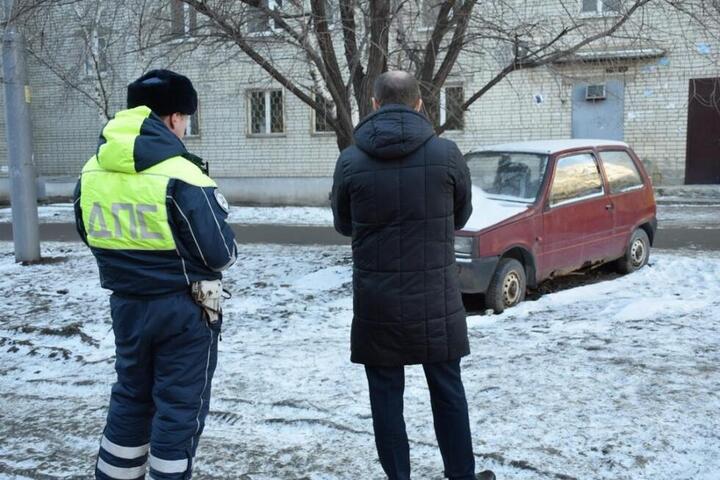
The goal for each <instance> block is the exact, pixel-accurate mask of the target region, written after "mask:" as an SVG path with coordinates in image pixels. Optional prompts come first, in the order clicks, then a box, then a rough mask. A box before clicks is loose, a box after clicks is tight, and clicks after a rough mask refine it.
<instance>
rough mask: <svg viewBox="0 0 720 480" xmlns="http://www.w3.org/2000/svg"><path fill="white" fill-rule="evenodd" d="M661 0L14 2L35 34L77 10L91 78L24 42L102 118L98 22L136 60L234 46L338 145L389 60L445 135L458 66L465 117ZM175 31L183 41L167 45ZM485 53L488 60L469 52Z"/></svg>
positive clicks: (631, 28) (616, 34)
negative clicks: (581, 8) (467, 79)
mask: <svg viewBox="0 0 720 480" xmlns="http://www.w3.org/2000/svg"><path fill="white" fill-rule="evenodd" d="M662 1H663V0H632V1H630V0H628V1H627V2H619V1H616V2H612V1H610V0H603V2H602V4H608V5H613V9H614V10H613V12H612V13H613V14H612V15H607V16H604V17H603V18H602V19H601V21H598V19H597V18H593V19H588V18H585V17H583V16H581V15H579V13H580V12H578V4H577V2H576V1H575V0H561V1H560V2H557V3H555V4H553V6H548V5H545V4H542V3H543V2H527V1H524V0H499V1H496V2H487V3H483V4H480V3H479V2H478V1H477V0H337V1H329V0H128V1H126V2H107V1H106V0H62V1H59V2H48V1H47V0H24V2H21V3H25V5H24V6H23V8H22V11H23V12H24V14H25V15H26V16H27V17H28V18H29V19H31V20H29V21H32V22H35V23H40V24H41V25H40V27H41V28H39V29H38V28H34V29H32V31H35V32H43V31H44V30H43V28H42V23H43V22H48V20H47V19H48V18H51V16H50V15H48V14H47V13H42V14H41V13H39V12H41V11H42V12H52V11H53V9H56V10H57V9H63V11H64V12H65V13H64V15H65V16H67V15H68V13H67V12H68V11H71V12H74V13H73V14H72V15H71V16H73V21H74V22H77V23H78V25H80V26H81V27H80V28H79V30H78V31H80V32H81V35H80V36H81V37H82V42H83V43H84V44H85V47H84V48H83V50H84V51H86V52H87V53H88V58H89V59H90V63H89V65H90V66H94V67H95V72H94V73H95V75H94V82H92V83H88V82H87V81H86V80H87V75H85V76H84V80H83V81H82V82H80V81H78V78H79V76H80V77H83V75H79V74H82V73H83V72H81V71H80V70H82V69H85V66H86V65H88V63H87V62H84V61H82V62H81V61H78V62H76V64H74V65H65V64H58V62H57V61H56V60H55V57H54V52H55V51H57V48H58V45H57V44H56V45H50V44H47V43H45V44H44V43H43V41H44V39H43V36H42V34H40V35H39V36H36V37H35V38H34V40H35V41H34V42H32V43H31V47H32V53H33V55H34V56H35V57H36V58H37V59H38V61H39V62H40V63H42V64H44V65H45V66H47V67H48V68H49V69H50V71H52V72H53V73H54V74H55V75H56V76H57V77H58V78H60V79H61V80H62V82H63V83H64V84H66V85H68V86H69V87H70V88H73V89H75V90H77V91H79V92H80V93H81V94H82V95H83V96H84V97H85V98H87V99H88V100H89V101H91V102H93V103H94V104H95V105H96V106H97V107H98V109H99V110H100V111H101V112H102V113H103V115H105V116H109V114H110V108H109V105H110V104H111V102H110V101H109V100H108V97H109V96H111V95H112V92H113V91H117V90H118V89H116V88H111V85H110V84H109V83H110V82H111V81H112V79H114V78H115V75H114V73H113V70H114V69H115V68H116V62H115V60H116V58H112V59H106V60H104V59H103V57H102V55H98V54H96V50H97V49H93V46H94V45H96V42H95V38H96V37H95V36H94V35H96V33H95V32H103V31H104V30H103V28H107V29H108V30H107V31H108V32H109V33H110V35H109V37H110V38H109V39H108V40H106V43H107V45H108V46H109V47H112V46H116V48H115V49H114V51H115V52H116V55H118V56H121V57H122V56H127V55H130V54H132V55H136V56H137V58H139V59H140V60H139V61H140V62H141V63H142V64H145V65H150V64H152V63H153V62H156V61H158V60H159V59H163V63H165V64H168V63H170V64H172V62H173V61H174V60H175V59H177V58H179V57H182V56H185V55H188V54H190V53H191V52H192V51H193V50H197V49H199V48H201V47H202V46H209V47H213V46H225V47H227V46H232V47H233V49H234V52H235V53H231V55H240V56H242V58H244V59H246V60H247V61H249V62H251V63H253V64H255V65H257V66H258V67H259V68H260V69H262V70H263V71H264V72H265V73H267V75H268V76H269V78H272V79H273V80H274V81H275V82H277V83H279V84H280V85H282V86H283V87H284V88H285V89H286V90H287V91H288V92H290V93H291V94H293V95H294V96H295V97H297V98H298V99H300V100H301V101H302V102H303V103H305V104H306V105H308V106H309V107H310V108H312V109H313V110H314V111H315V113H316V115H317V116H320V117H322V118H323V119H324V121H325V122H326V124H327V125H328V127H329V128H331V129H332V131H334V132H335V134H336V137H337V145H338V147H339V148H340V149H343V148H345V147H347V146H348V145H350V144H351V143H352V142H353V138H352V132H353V125H354V123H356V121H357V118H362V117H364V116H365V115H367V114H368V113H369V112H370V111H371V86H372V83H373V81H374V80H375V78H376V77H377V76H378V75H379V74H380V73H382V72H384V71H386V70H388V69H398V68H402V69H405V70H409V71H410V72H412V73H413V74H415V75H416V77H417V78H418V79H419V81H420V85H421V95H422V98H423V101H424V104H425V108H426V111H427V114H428V116H429V118H430V119H431V120H432V121H433V123H434V125H435V128H436V131H437V132H438V133H443V132H444V131H446V130H447V129H448V128H449V127H452V126H453V125H456V124H457V122H458V119H457V118H453V117H452V116H451V115H441V114H440V112H441V111H442V110H443V108H442V107H443V105H441V97H442V95H441V92H442V90H443V87H444V86H445V85H446V83H447V82H448V80H449V79H451V78H452V76H453V75H454V74H456V73H457V72H462V73H463V74H468V73H478V74H479V75H478V77H479V78H483V79H485V80H484V83H483V84H481V85H480V86H479V87H477V88H476V90H474V91H471V92H467V95H465V93H464V92H463V97H462V98H460V99H458V98H453V101H454V102H455V109H454V110H455V113H457V114H459V115H462V112H464V111H467V110H468V109H469V108H470V107H471V106H472V105H474V104H475V102H477V101H478V100H479V99H480V98H482V97H483V96H484V95H485V94H486V93H487V92H488V91H490V90H491V89H492V88H494V87H495V86H496V85H498V84H499V83H500V82H502V81H503V80H504V79H506V78H507V77H508V75H510V74H511V73H512V72H514V71H517V70H523V69H531V68H539V67H543V66H548V65H552V64H555V63H556V62H560V61H564V60H567V59H569V58H572V57H573V55H575V54H576V53H577V52H579V51H580V50H581V49H584V48H590V47H592V46H594V45H595V44H598V43H601V42H608V41H613V40H615V39H616V38H620V39H627V38H639V35H640V33H639V32H638V25H639V24H640V23H642V22H634V23H633V22H632V20H634V19H636V18H640V19H641V18H642V17H641V16H640V15H639V12H642V10H643V9H644V7H645V6H646V5H648V4H650V3H656V4H657V3H660V2H662ZM666 1H667V0H666ZM692 1H695V2H710V1H714V0H692ZM108 3H109V4H115V5H122V7H115V8H116V10H113V9H112V7H110V11H111V13H110V14H107V13H103V14H102V15H100V16H98V15H96V14H97V12H98V9H99V8H101V7H100V6H101V5H103V8H108V6H107V5H105V4H108ZM584 3H586V2H584ZM535 4H537V5H535ZM541 4H542V5H541ZM533 5H534V7H533ZM598 5H600V3H599V2H598ZM69 8H70V10H68V9H69ZM533 8H534V9H533ZM553 8H555V9H556V11H554V12H552V13H550V14H543V15H538V10H537V9H546V10H547V9H551V10H552V9H553ZM58 11H59V10H58ZM121 17H122V18H121ZM88 20H90V21H89V23H88ZM121 20H122V21H121ZM107 23H109V24H110V25H105V24H107ZM45 28H53V27H52V25H46V26H45ZM173 36H175V37H178V36H180V37H183V36H185V37H188V38H191V39H192V41H191V42H183V41H172V42H168V40H169V39H171V38H173ZM121 47H122V48H121ZM109 50H112V48H110V49H109ZM485 57H488V58H492V60H493V61H492V62H490V61H478V60H479V59H483V58H485ZM220 61H221V59H218V62H220ZM104 69H106V70H109V73H108V72H103V71H102V70H104ZM472 69H478V71H477V72H474V71H472ZM89 85H92V87H91V88H90V87H89Z"/></svg>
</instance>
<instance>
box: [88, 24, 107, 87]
mask: <svg viewBox="0 0 720 480" xmlns="http://www.w3.org/2000/svg"><path fill="white" fill-rule="evenodd" d="M107 50H108V39H107V35H105V34H104V33H101V32H99V31H98V29H93V30H92V31H91V32H90V35H89V37H88V38H86V45H85V75H87V76H88V77H95V76H97V75H98V74H104V73H106V72H107V70H108V57H107Z"/></svg>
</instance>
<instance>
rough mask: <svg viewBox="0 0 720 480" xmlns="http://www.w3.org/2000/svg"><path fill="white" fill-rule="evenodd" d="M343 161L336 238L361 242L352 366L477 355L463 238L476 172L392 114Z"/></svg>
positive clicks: (412, 120) (364, 126)
mask: <svg viewBox="0 0 720 480" xmlns="http://www.w3.org/2000/svg"><path fill="white" fill-rule="evenodd" d="M355 141H356V145H354V146H351V147H349V148H347V149H345V150H343V152H342V153H341V154H340V158H339V159H338V162H337V166H336V169H335V178H334V184H333V190H332V207H333V214H334V217H335V229H336V230H337V231H338V232H340V233H341V234H343V235H347V236H352V250H353V262H354V270H353V290H354V313H355V315H354V317H353V324H352V335H351V336H352V357H351V360H352V361H353V362H356V363H362V364H365V365H377V366H397V365H410V364H416V363H433V362H442V361H448V360H455V359H458V358H460V357H462V356H464V355H467V354H468V353H469V351H470V348H469V345H468V337H467V324H466V322H465V309H464V308H463V304H462V300H461V297H460V288H459V283H458V276H457V267H456V265H455V253H454V246H453V243H454V234H455V230H456V229H460V228H462V227H463V225H465V222H466V221H467V219H468V218H469V217H470V213H471V212H472V203H471V198H470V195H471V184H470V173H469V171H468V168H467V165H466V164H465V160H464V158H463V157H462V155H461V154H460V151H459V150H458V147H457V145H455V143H453V142H451V141H449V140H445V139H441V138H438V137H436V136H435V134H434V131H433V128H432V126H431V125H430V123H429V122H428V121H427V119H426V118H425V117H424V116H423V115H421V114H420V113H417V112H415V111H414V110H412V109H410V108H408V107H405V106H402V105H387V106H384V107H382V108H381V109H380V110H378V111H377V112H375V113H373V114H372V115H370V116H368V117H367V118H366V119H365V120H364V121H363V122H362V123H360V125H358V127H357V128H356V129H355Z"/></svg>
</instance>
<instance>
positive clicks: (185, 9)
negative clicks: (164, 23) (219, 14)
mask: <svg viewBox="0 0 720 480" xmlns="http://www.w3.org/2000/svg"><path fill="white" fill-rule="evenodd" d="M178 7H179V8H180V9H181V11H182V31H181V29H180V28H177V27H180V25H177V24H176V18H175V10H174V9H175V8H178ZM193 15H194V16H195V18H194V19H193V18H192V16H193ZM193 23H195V25H194V26H193ZM170 28H171V33H172V36H173V38H174V39H175V40H189V39H192V38H194V37H195V36H194V35H193V32H194V31H195V30H196V29H197V11H196V10H195V9H193V8H192V7H191V6H190V5H188V4H187V3H185V2H181V1H180V0H172V2H171V4H170Z"/></svg>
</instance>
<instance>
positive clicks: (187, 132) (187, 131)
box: [185, 105, 202, 139]
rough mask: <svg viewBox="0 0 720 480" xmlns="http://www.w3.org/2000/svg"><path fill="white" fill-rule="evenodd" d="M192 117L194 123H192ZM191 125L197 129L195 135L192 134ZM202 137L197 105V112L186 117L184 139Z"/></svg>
mask: <svg viewBox="0 0 720 480" xmlns="http://www.w3.org/2000/svg"><path fill="white" fill-rule="evenodd" d="M193 117H194V118H195V121H194V122H193ZM193 125H194V126H195V127H196V128H197V133H192V127H193ZM201 135H202V129H201V128H200V106H199V105H198V108H197V110H195V113H193V114H192V115H188V124H187V128H186V129H185V138H189V139H193V138H200V136H201Z"/></svg>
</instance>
